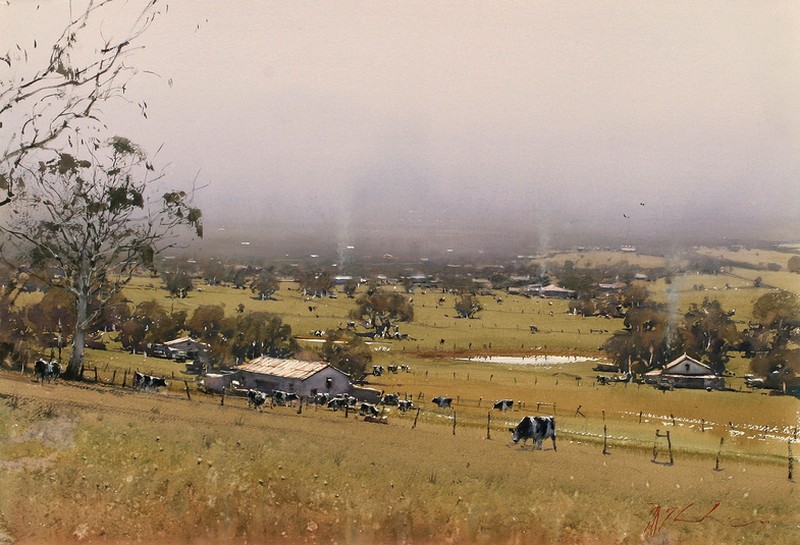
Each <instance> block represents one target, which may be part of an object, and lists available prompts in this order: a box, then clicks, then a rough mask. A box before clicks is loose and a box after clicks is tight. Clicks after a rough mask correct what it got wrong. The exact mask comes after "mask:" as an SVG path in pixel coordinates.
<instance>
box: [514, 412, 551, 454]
mask: <svg viewBox="0 0 800 545" xmlns="http://www.w3.org/2000/svg"><path fill="white" fill-rule="evenodd" d="M508 431H510V432H511V440H512V441H514V443H519V441H520V439H521V440H522V444H523V445H524V444H525V442H526V441H527V440H528V439H532V440H533V442H534V449H536V450H541V449H542V441H543V440H545V439H547V438H548V437H550V438H551V439H552V440H553V451H556V450H557V449H556V419H555V417H554V416H526V417H524V418H523V419H522V420H520V421H519V424H517V425H516V427H514V428H508Z"/></svg>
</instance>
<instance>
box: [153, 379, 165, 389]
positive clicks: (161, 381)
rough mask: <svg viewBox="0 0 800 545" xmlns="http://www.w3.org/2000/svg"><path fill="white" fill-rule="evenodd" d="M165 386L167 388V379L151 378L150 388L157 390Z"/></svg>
mask: <svg viewBox="0 0 800 545" xmlns="http://www.w3.org/2000/svg"><path fill="white" fill-rule="evenodd" d="M161 386H164V387H165V388H166V386H167V379H165V378H164V377H150V388H153V389H156V388H160V387H161Z"/></svg>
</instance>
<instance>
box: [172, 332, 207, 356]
mask: <svg viewBox="0 0 800 545" xmlns="http://www.w3.org/2000/svg"><path fill="white" fill-rule="evenodd" d="M164 346H166V347H169V349H170V350H182V351H183V352H186V354H187V355H188V356H189V357H190V358H192V359H204V360H207V359H208V350H209V345H208V344H207V343H204V342H200V341H197V340H195V339H193V338H191V337H180V338H178V339H172V340H171V341H167V342H165V343H164Z"/></svg>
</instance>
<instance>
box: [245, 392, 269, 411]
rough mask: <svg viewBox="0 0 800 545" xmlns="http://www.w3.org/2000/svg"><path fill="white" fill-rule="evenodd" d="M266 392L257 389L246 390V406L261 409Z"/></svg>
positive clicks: (264, 401)
mask: <svg viewBox="0 0 800 545" xmlns="http://www.w3.org/2000/svg"><path fill="white" fill-rule="evenodd" d="M266 401H267V394H265V393H264V392H259V391H258V390H247V406H248V407H251V408H253V409H258V410H261V406H262V405H263V404H264V403H266Z"/></svg>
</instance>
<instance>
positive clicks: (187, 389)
mask: <svg viewBox="0 0 800 545" xmlns="http://www.w3.org/2000/svg"><path fill="white" fill-rule="evenodd" d="M183 387H184V389H185V390H186V399H188V400H189V401H191V400H192V396H191V394H189V383H188V382H186V379H184V380H183Z"/></svg>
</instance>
